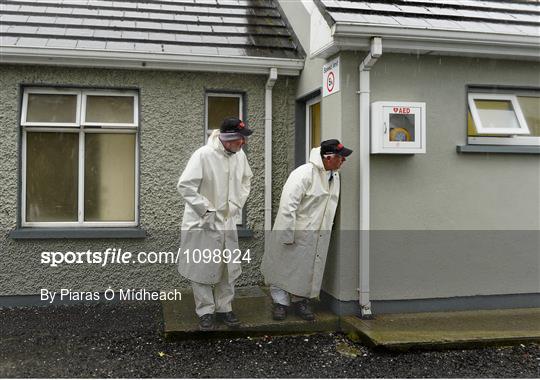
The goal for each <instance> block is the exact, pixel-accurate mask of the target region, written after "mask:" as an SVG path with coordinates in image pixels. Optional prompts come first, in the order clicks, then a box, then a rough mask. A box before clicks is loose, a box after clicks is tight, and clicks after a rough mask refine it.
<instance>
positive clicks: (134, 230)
mask: <svg viewBox="0 0 540 380" xmlns="http://www.w3.org/2000/svg"><path fill="white" fill-rule="evenodd" d="M9 237H10V238H11V239H15V240H18V239H21V240H25V239H144V238H145V237H146V231H145V230H143V229H141V228H139V227H125V228H119V227H116V228H105V227H102V228H16V229H14V230H13V231H11V232H10V233H9Z"/></svg>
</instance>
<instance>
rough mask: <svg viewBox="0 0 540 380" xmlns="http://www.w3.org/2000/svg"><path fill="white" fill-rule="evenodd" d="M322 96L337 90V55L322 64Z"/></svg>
mask: <svg viewBox="0 0 540 380" xmlns="http://www.w3.org/2000/svg"><path fill="white" fill-rule="evenodd" d="M322 72H323V97H325V96H328V95H332V94H335V93H336V92H339V57H337V58H336V59H334V60H333V61H330V62H328V63H327V64H326V65H324V66H323V70H322Z"/></svg>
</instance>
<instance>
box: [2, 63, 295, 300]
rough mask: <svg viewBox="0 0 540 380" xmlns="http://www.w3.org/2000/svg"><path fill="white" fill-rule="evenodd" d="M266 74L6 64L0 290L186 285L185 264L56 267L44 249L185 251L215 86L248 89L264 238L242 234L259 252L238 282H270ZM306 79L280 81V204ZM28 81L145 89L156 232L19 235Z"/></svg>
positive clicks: (148, 185) (144, 171)
mask: <svg viewBox="0 0 540 380" xmlns="http://www.w3.org/2000/svg"><path fill="white" fill-rule="evenodd" d="M266 80H267V78H266V76H264V75H243V74H223V73H219V74H215V73H199V72H197V73H194V72H170V71H144V70H140V71H137V70H111V69H83V68H80V69H79V68H60V67H45V66H13V65H0V88H1V91H0V131H1V135H0V136H1V137H0V167H1V170H0V230H1V235H0V296H3V295H28V294H38V293H39V290H40V289H41V288H49V289H52V290H54V289H59V288H71V289H73V290H74V291H90V290H92V291H103V290H105V289H107V287H109V286H111V287H112V288H113V289H119V288H141V287H145V288H147V289H172V288H175V287H177V288H178V287H181V286H183V285H186V284H185V282H183V280H182V279H181V277H180V276H179V275H178V273H177V270H176V266H175V265H173V264H170V265H159V264H153V265H149V264H147V265H141V264H138V265H120V264H116V265H108V266H106V267H103V268H102V267H97V266H95V265H86V264H77V265H66V266H63V267H58V268H49V267H47V266H45V265H44V264H41V263H40V253H41V252H42V251H63V252H65V251H77V250H84V251H86V250H88V249H90V250H96V251H103V250H105V249H106V248H109V247H110V248H122V249H123V250H124V251H131V252H138V251H174V252H175V251H176V250H177V248H178V241H179V232H180V222H181V215H182V213H183V201H182V200H181V197H180V195H179V194H178V193H177V192H176V182H177V181H178V177H179V176H180V174H181V172H182V170H183V168H184V167H185V165H186V163H187V160H188V158H189V156H190V154H191V153H192V152H193V151H194V150H196V149H197V148H198V147H199V146H201V145H202V143H203V138H204V134H203V133H204V94H205V91H206V90H207V89H208V90H224V91H226V90H231V91H244V92H245V93H246V97H245V101H246V102H247V115H246V117H245V118H246V119H247V122H248V124H249V126H250V127H251V128H253V129H254V130H255V133H254V134H253V136H252V137H251V138H250V140H249V147H248V159H249V161H250V165H251V168H252V170H253V172H254V177H253V182H252V191H251V195H250V197H249V199H248V207H247V223H248V227H249V228H251V229H253V231H254V238H251V239H242V240H241V246H242V248H243V249H247V248H250V249H251V252H252V258H253V259H254V260H253V261H252V262H251V263H250V264H249V265H245V266H244V267H243V269H244V273H243V274H242V276H241V277H240V279H239V281H238V284H239V285H246V284H250V285H252V284H257V283H260V282H261V281H262V278H261V275H260V272H259V265H260V259H261V257H262V247H263V240H262V237H263V233H262V232H261V230H262V228H263V221H264V96H265V95H264V94H265V91H264V89H265V84H266ZM296 81H297V80H296V78H292V77H280V78H279V79H278V81H277V82H276V84H275V87H274V95H273V100H274V107H273V118H274V120H273V141H274V152H273V154H274V160H273V176H274V180H275V181H274V191H273V194H274V195H273V202H274V209H275V208H277V206H278V203H279V195H280V193H281V187H280V186H281V185H282V184H283V183H284V181H285V179H286V177H287V174H288V172H289V171H290V170H292V166H293V150H292V149H293V145H294V144H293V140H292V136H293V130H294V128H293V122H294V94H295V92H296ZM21 84H47V85H66V86H83V87H84V86H88V87H103V88H108V87H112V88H124V87H137V88H139V89H140V106H141V109H140V124H141V127H140V198H139V203H140V222H141V227H142V228H144V229H145V230H146V232H147V235H148V236H147V238H146V239H142V240H140V239H137V240H131V239H124V240H122V239H47V240H24V241H21V240H17V241H15V240H12V239H10V238H9V237H8V233H9V231H11V230H12V229H14V228H15V227H16V220H17V207H18V204H17V192H18V179H19V173H18V160H19V145H18V144H19V140H18V138H19V133H20V129H19V128H20V127H19V122H18V118H19V111H20V110H19V107H20V98H21V94H20V85H21Z"/></svg>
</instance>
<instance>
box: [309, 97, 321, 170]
mask: <svg viewBox="0 0 540 380" xmlns="http://www.w3.org/2000/svg"><path fill="white" fill-rule="evenodd" d="M317 103H321V96H320V95H319V96H317V97H315V98H313V99H310V100H308V101H306V152H305V153H306V162H309V155H310V154H311V137H312V136H311V129H312V128H311V127H312V125H311V121H312V120H311V112H310V110H311V106H313V105H314V104H317ZM321 112H322V104H321ZM321 116H322V115H321ZM321 122H322V118H321ZM321 127H322V126H321ZM321 132H322V131H321Z"/></svg>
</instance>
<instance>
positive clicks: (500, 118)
mask: <svg viewBox="0 0 540 380" xmlns="http://www.w3.org/2000/svg"><path fill="white" fill-rule="evenodd" d="M474 104H475V105H476V109H477V111H478V116H479V117H480V120H482V123H481V124H482V127H483V128H516V129H519V122H518V119H517V117H516V112H515V111H514V107H512V102H511V101H510V100H475V101H474Z"/></svg>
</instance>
